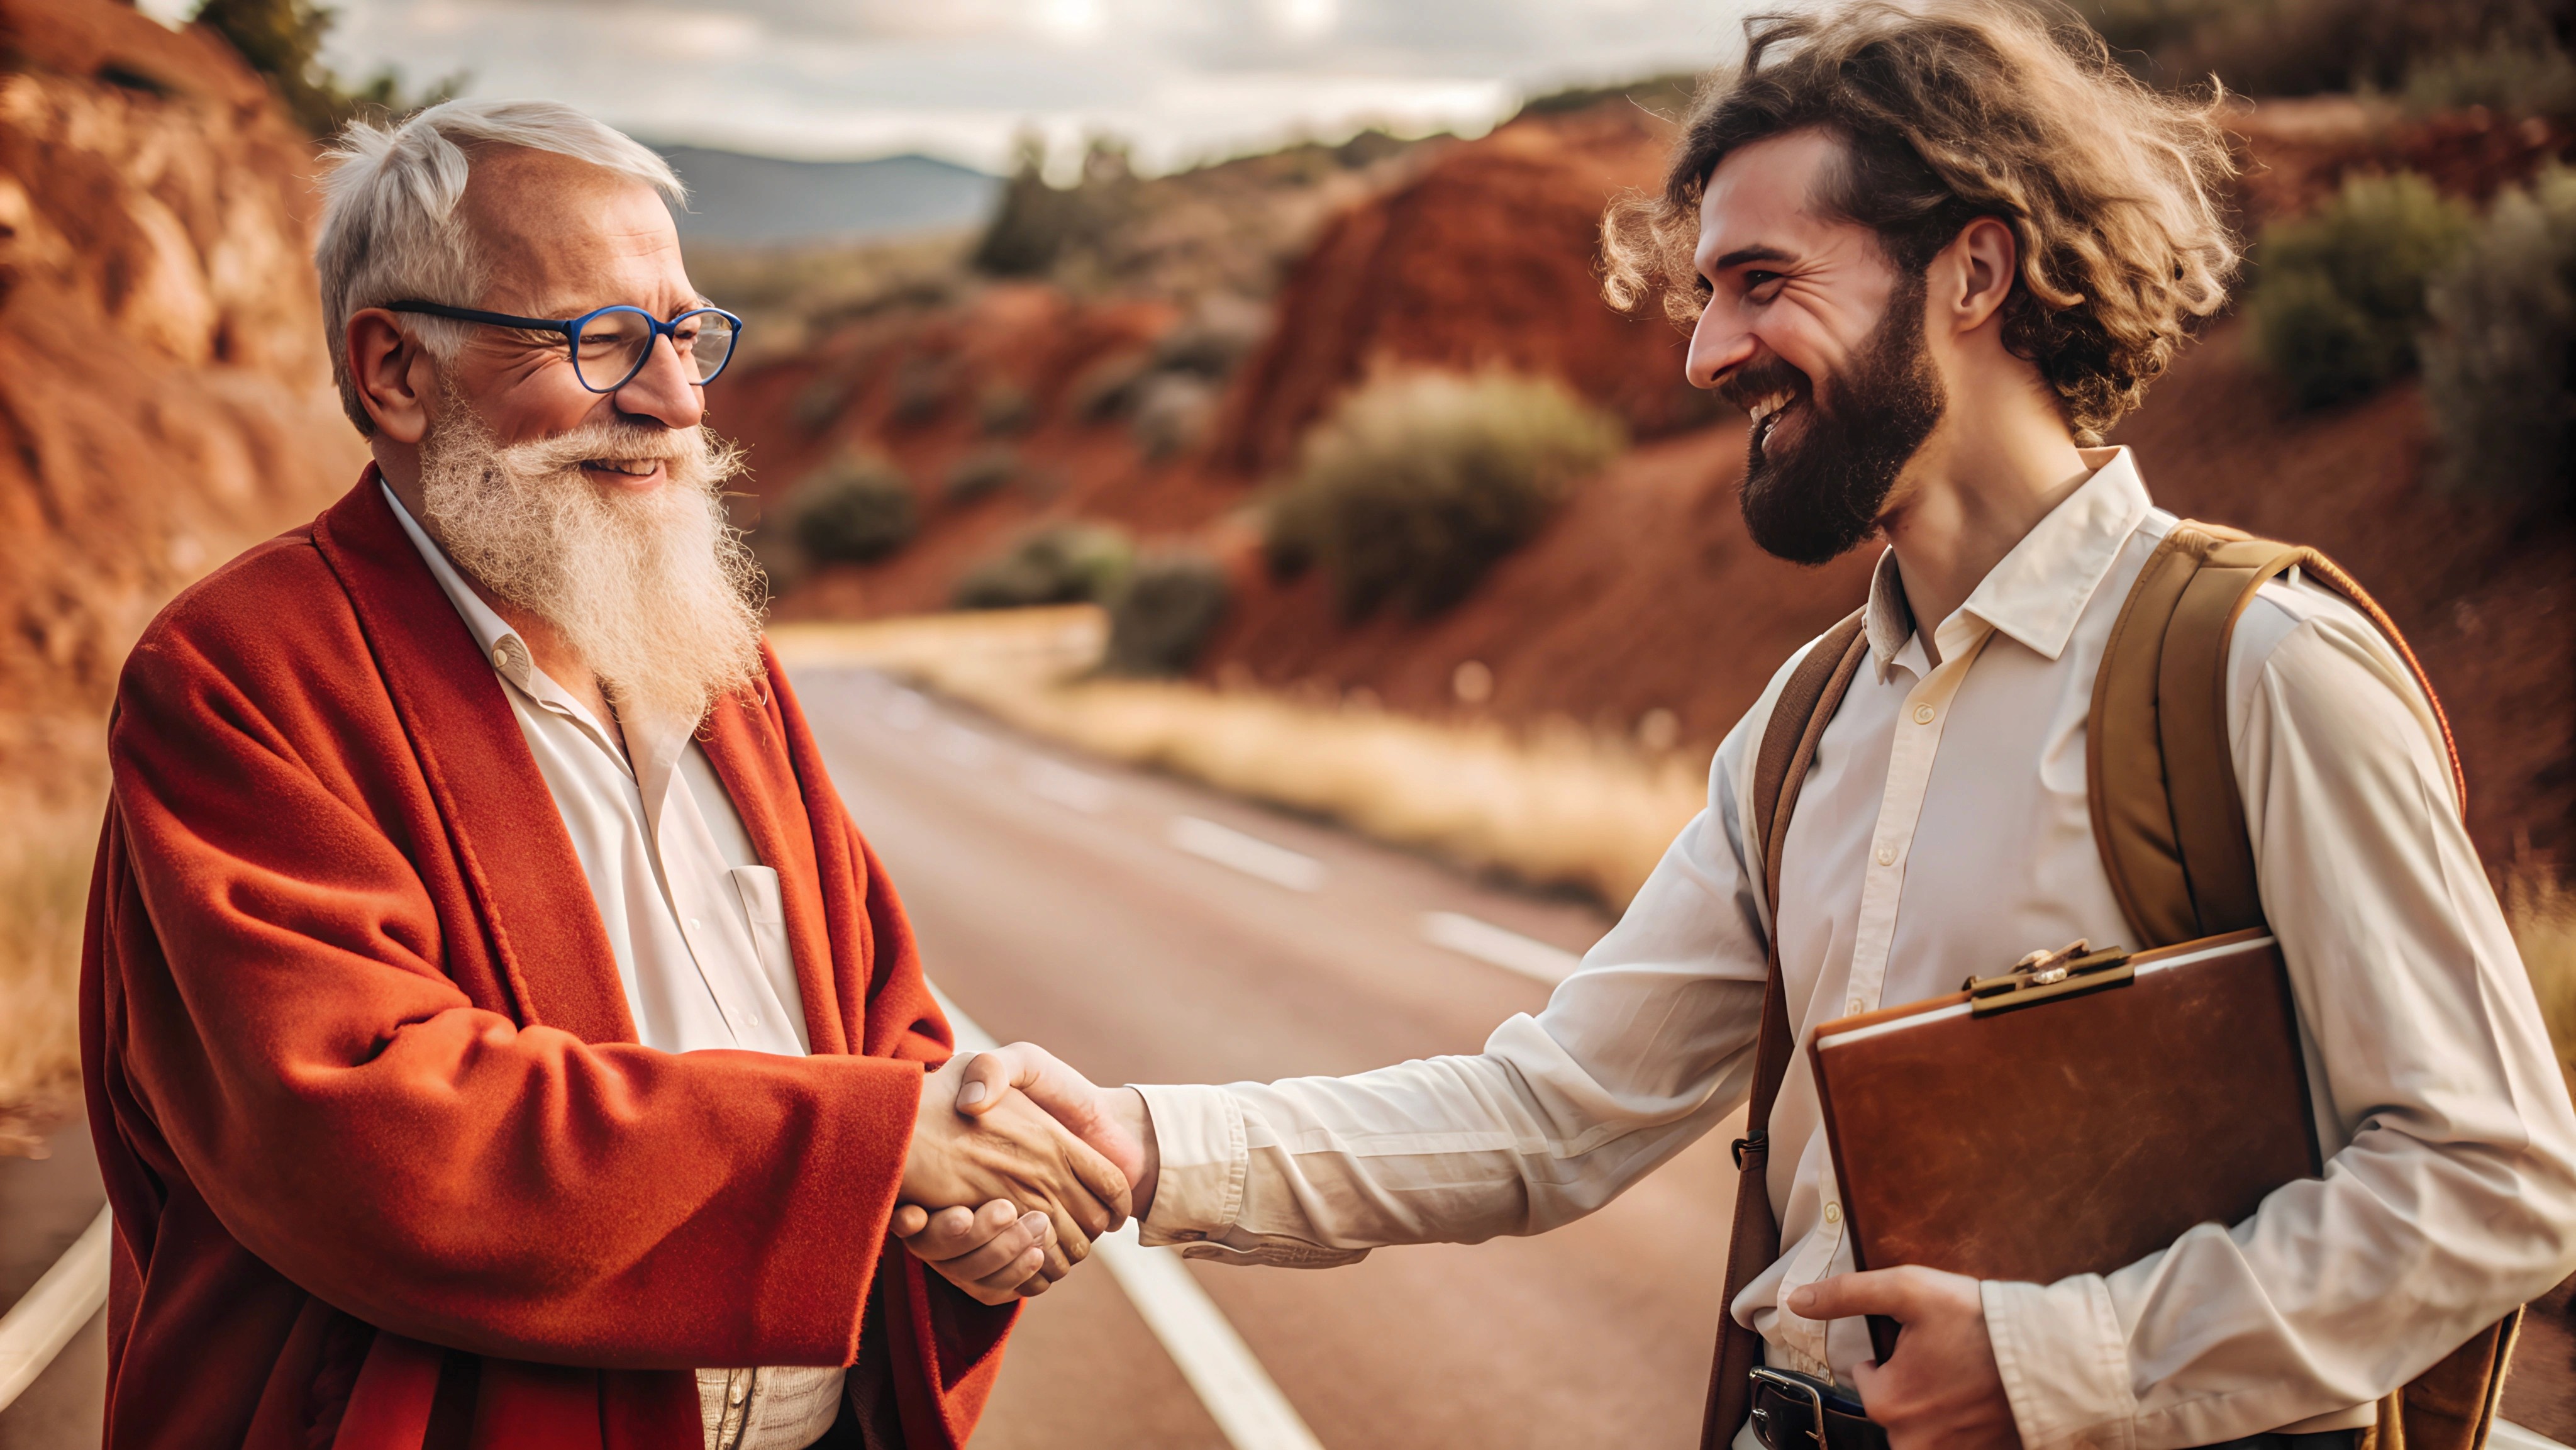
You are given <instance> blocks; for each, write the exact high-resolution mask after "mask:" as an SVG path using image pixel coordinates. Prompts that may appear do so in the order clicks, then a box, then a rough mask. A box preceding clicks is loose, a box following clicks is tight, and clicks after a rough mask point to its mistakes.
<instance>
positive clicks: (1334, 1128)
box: [1141, 1018, 1731, 1264]
mask: <svg viewBox="0 0 2576 1450" xmlns="http://www.w3.org/2000/svg"><path fill="white" fill-rule="evenodd" d="M1538 1033H1539V1029H1538V1026H1537V1024H1536V1023H1535V1022H1533V1021H1532V1020H1531V1019H1528V1018H1517V1019H1514V1021H1513V1022H1511V1023H1507V1024H1505V1026H1504V1027H1503V1028H1502V1029H1501V1030H1499V1031H1498V1032H1497V1033H1496V1039H1497V1042H1498V1043H1499V1042H1504V1041H1507V1040H1514V1039H1518V1038H1520V1037H1523V1036H1525V1035H1537V1034H1538ZM1702 1086H1703V1087H1704V1088H1705V1087H1709V1086H1713V1084H1703V1085H1702ZM1141 1099H1142V1101H1143V1103H1144V1104H1146V1105H1147V1107H1148V1109H1149V1111H1150V1117H1151V1124H1152V1140H1153V1142H1154V1143H1155V1146H1156V1149H1157V1151H1158V1153H1159V1155H1160V1157H1159V1162H1158V1164H1157V1167H1156V1172H1155V1175H1154V1176H1155V1180H1156V1190H1157V1192H1156V1197H1155V1199H1154V1207H1153V1210H1152V1212H1151V1215H1150V1216H1149V1217H1147V1218H1145V1220H1144V1231H1145V1234H1146V1237H1147V1240H1148V1241H1149V1242H1174V1241H1181V1242H1209V1243H1214V1244H1217V1245H1219V1246H1222V1247H1227V1248H1231V1249H1234V1250H1237V1251H1239V1252H1243V1253H1246V1254H1250V1255H1253V1256H1255V1257H1257V1258H1260V1259H1262V1260H1263V1261H1266V1262H1294V1263H1315V1264H1320V1263H1326V1262H1347V1261H1348V1260H1350V1259H1352V1258H1355V1257H1357V1256H1358V1255H1359V1254H1361V1253H1364V1252H1366V1251H1367V1250H1369V1249H1371V1248H1375V1247H1378V1246H1381V1245H1387V1244H1400V1243H1427V1242H1462V1243H1475V1242H1481V1241H1482V1240H1484V1239H1488V1238H1492V1237H1495V1236H1497V1235H1503V1234H1532V1233H1540V1232H1544V1231H1546V1230H1548V1229H1551V1228H1555V1227H1558V1226H1560V1225H1562V1224H1564V1223H1568V1222H1571V1221H1572V1220H1574V1219H1576V1218H1579V1217H1581V1216H1583V1215H1584V1214H1586V1213H1589V1212H1591V1211H1593V1210H1594V1209H1596V1208H1599V1207H1600V1206H1601V1205H1602V1204H1604V1203H1606V1202H1608V1201H1609V1200H1610V1199H1611V1198H1613V1197H1616V1196H1617V1195H1618V1194H1619V1193H1620V1192H1621V1191H1622V1190H1624V1189H1625V1188H1626V1187H1627V1186H1628V1185H1629V1184H1631V1183H1633V1182H1635V1181H1636V1180H1637V1179H1638V1178H1640V1177H1642V1176H1644V1175H1645V1174H1646V1173H1647V1172H1650V1171H1651V1170H1652V1169H1653V1168H1655V1167H1656V1166H1657V1165H1659V1164H1661V1163H1662V1162H1663V1161H1665V1160H1666V1159H1667V1158H1669V1157H1670V1156H1671V1155H1672V1154H1674V1153H1676V1152H1679V1151H1680V1150H1681V1148H1683V1147H1684V1146H1686V1145H1687V1144H1688V1143H1690V1142H1691V1141H1692V1140H1694V1139H1696V1138H1697V1137H1698V1136H1699V1135H1700V1134H1701V1133H1703V1132H1705V1131H1707V1129H1708V1128H1709V1127H1710V1126H1712V1125H1713V1124H1714V1123H1715V1122H1716V1121H1717V1120H1718V1119H1719V1118H1721V1117H1723V1116H1724V1113H1725V1112H1726V1111H1727V1109H1728V1108H1729V1107H1731V1103H1728V1102H1725V1101H1723V1100H1721V1099H1719V1098H1718V1097H1717V1096H1716V1095H1715V1094H1714V1093H1713V1092H1703V1093H1702V1094H1701V1095H1699V1096H1698V1098H1697V1100H1696V1101H1695V1102H1693V1101H1687V1100H1685V1101H1680V1102H1674V1103H1671V1104H1663V1105H1659V1109H1658V1110H1650V1111H1646V1112H1634V1111H1622V1110H1618V1109H1614V1108H1612V1107H1610V1106H1609V1105H1607V1104H1605V1103H1601V1102H1593V1103H1588V1104H1576V1105H1569V1104H1568V1103H1567V1102H1566V1101H1565V1100H1564V1098H1563V1096H1562V1095H1561V1094H1557V1093H1546V1094H1542V1093H1541V1092H1539V1091H1536V1090H1534V1089H1533V1088H1532V1087H1531V1086H1530V1084H1529V1082H1528V1080H1527V1078H1526V1077H1525V1075H1524V1074H1523V1072H1522V1071H1521V1070H1520V1069H1519V1068H1517V1067H1516V1066H1515V1065H1513V1063H1512V1062H1510V1061H1509V1060H1507V1056H1506V1055H1505V1054H1503V1053H1498V1052H1497V1051H1495V1050H1494V1049H1492V1048H1489V1050H1488V1052H1487V1053H1486V1054H1484V1055H1482V1056H1478V1057H1443V1058H1433V1059H1428V1060H1424V1061H1416V1062H1409V1063H1404V1064H1400V1065H1398V1066H1395V1067H1389V1068H1383V1069H1380V1070H1378V1071H1376V1072H1371V1073H1364V1074H1360V1075H1358V1076H1355V1077H1349V1078H1295V1079H1288V1080H1285V1081H1281V1082H1277V1083H1270V1084H1255V1083H1237V1084H1233V1085H1231V1086H1228V1087H1222V1088H1217V1087H1197V1088H1174V1087H1146V1088H1144V1089H1142V1091H1141Z"/></svg>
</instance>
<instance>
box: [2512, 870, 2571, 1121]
mask: <svg viewBox="0 0 2576 1450" xmlns="http://www.w3.org/2000/svg"><path fill="white" fill-rule="evenodd" d="M2504 912H2505V917H2506V919H2508V920H2510V921H2511V922H2512V923H2513V940H2514V944H2515V945H2516V946H2519V947H2521V948H2522V966H2523V970H2524V971H2527V972H2529V973H2531V989H2532V991H2533V992H2535V993H2537V994H2538V995H2539V997H2540V1017H2541V1020H2542V1021H2543V1022H2546V1023H2548V1024H2549V1040H2550V1042H2551V1043H2553V1044H2555V1045H2556V1047H2557V1048H2558V1067H2559V1070H2560V1071H2561V1072H2564V1073H2565V1074H2567V1090H2568V1091H2569V1092H2570V1093H2576V889H2571V888H2569V887H2568V886H2567V885H2566V883H2565V882H2564V881H2563V880H2562V879H2561V878H2560V875H2559V873H2558V871H2557V869H2556V863H2554V862H2552V861H2550V860H2549V859H2548V858H2547V857H2544V856H2540V855H2536V854H2534V853H2532V852H2530V851H2527V850H2526V851H2517V852H2515V853H2514V859H2513V864H2512V865H2511V866H2510V867H2508V868H2506V871H2505V882H2504Z"/></svg>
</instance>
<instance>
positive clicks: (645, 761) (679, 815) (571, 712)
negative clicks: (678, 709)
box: [492, 633, 762, 1041]
mask: <svg viewBox="0 0 2576 1450" xmlns="http://www.w3.org/2000/svg"><path fill="white" fill-rule="evenodd" d="M492 663H493V666H494V667H495V668H496V669H498V670H499V671H500V672H501V675H502V678H504V679H506V680H508V681H509V682H510V683H511V684H512V685H514V686H516V687H517V688H518V689H519V691H520V692H521V693H522V694H524V695H526V696H527V697H528V698H529V699H531V700H533V701H535V702H536V704H537V706H538V707H539V708H540V709H544V710H548V711H551V712H552V713H554V714H556V715H560V716H562V717H564V718H565V719H567V720H570V721H572V722H573V723H574V724H575V725H577V726H579V727H580V728H581V731H582V734H583V735H584V736H585V737H586V738H588V739H589V740H590V742H591V743H592V744H594V745H596V746H598V747H599V748H600V749H601V750H603V751H606V752H607V753H608V756H609V758H610V759H612V760H615V761H616V762H617V766H618V769H620V770H621V771H623V772H625V774H626V776H627V778H628V779H629V780H632V781H634V782H635V787H636V793H637V795H638V797H639V798H640V799H641V800H642V802H643V805H644V827H645V838H646V841H647V843H648V844H649V845H650V846H651V848H652V861H653V877H654V880H655V881H656V882H657V883H658V884H659V885H660V887H661V889H662V892H663V895H664V897H665V898H666V899H667V900H668V902H669V903H670V907H671V915H672V918H673V919H674V920H676V921H677V922H678V923H679V924H680V938H681V941H682V943H683V944H685V945H686V946H687V947H688V949H689V959H690V962H691V963H692V964H693V965H695V966H696V967H697V969H698V979H699V980H700V981H701V982H703V983H705V984H706V989H707V994H708V995H709V996H710V997H712V998H713V999H714V1001H715V1004H716V1010H717V1011H718V1012H719V1013H721V1014H723V1016H724V1020H725V1025H726V1026H727V1027H729V1028H731V1029H732V1031H733V1034H734V1037H735V1039H736V1040H737V1041H741V1040H745V1039H748V1038H749V1037H750V1034H752V1033H753V1032H755V1031H757V1030H758V1029H759V1028H760V1027H761V1025H762V1018H761V1014H760V1010H759V1008H758V1007H757V1006H756V1005H755V1004H752V1003H749V1002H746V1001H744V1000H743V998H742V994H741V992H740V991H738V990H736V988H735V986H734V984H733V981H732V977H731V976H730V975H729V974H727V973H724V972H721V971H710V970H709V969H708V962H707V959H708V958H709V957H710V956H713V955H716V954H718V953H721V952H722V951H723V950H724V946H723V944H722V943H721V942H719V941H717V940H716V939H715V937H714V933H715V932H716V931H718V930H721V926H720V923H721V922H723V921H724V920H725V918H723V917H720V916H718V915H716V913H717V912H718V911H720V910H724V909H727V906H726V903H724V902H722V901H720V900H717V899H716V898H715V897H714V895H713V894H712V886H711V883H709V882H706V881H701V880H700V879H699V873H695V872H674V871H672V870H671V869H670V863H669V860H668V857H667V852H666V845H665V843H666V842H668V841H669V840H670V839H671V836H672V834H673V833H674V832H676V831H687V830H694V831H696V832H697V833H698V834H700V835H705V834H706V833H707V828H706V823H705V821H704V820H703V819H701V818H699V817H698V816H697V814H696V809H697V807H696V802H695V800H694V799H693V798H692V797H691V796H690V795H689V793H688V792H687V791H685V790H675V789H673V788H672V787H673V785H674V783H675V782H676V781H677V780H678V778H679V758H680V752H681V751H682V750H683V749H685V748H687V745H688V738H689V735H688V731H687V729H686V728H685V727H684V726H673V727H669V728H665V729H660V730H654V729H651V728H650V727H645V726H638V727H636V728H629V724H630V722H629V721H627V720H626V719H625V718H623V717H619V718H618V719H617V726H618V728H617V729H616V730H613V731H612V730H611V729H610V728H608V726H607V725H605V724H603V723H602V722H601V721H600V720H599V719H598V718H597V717H596V716H594V715H592V714H591V712H590V708H589V707H588V706H586V705H584V704H583V703H582V702H581V701H579V700H577V699H575V698H573V696H572V694H571V692H569V691H567V690H565V689H564V688H563V687H562V686H561V685H559V684H557V683H555V681H554V679H553V678H552V677H551V676H549V675H547V674H546V673H545V672H544V671H543V670H540V669H538V668H537V667H536V663H535V661H534V659H533V658H531V657H530V655H529V653H528V647H527V644H526V643H525V642H524V641H523V640H521V639H520V638H519V636H518V635H516V634H515V633H513V634H505V635H503V636H501V638H500V640H499V641H498V642H497V643H495V644H494V645H493V647H492ZM639 737H640V738H641V739H642V741H643V742H645V748H643V749H641V750H638V749H637V744H638V738H639ZM639 766H640V768H639ZM702 844H703V845H705V847H706V850H705V851H704V852H702V854H703V855H705V856H706V857H707V858H708V859H713V858H714V846H713V843H712V841H708V842H703V843H702Z"/></svg>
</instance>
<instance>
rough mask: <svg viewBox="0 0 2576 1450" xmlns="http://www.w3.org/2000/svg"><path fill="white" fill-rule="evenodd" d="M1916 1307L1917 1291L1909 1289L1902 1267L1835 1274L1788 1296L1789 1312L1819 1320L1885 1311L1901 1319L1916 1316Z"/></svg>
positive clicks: (1900, 1320) (1887, 1314)
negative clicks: (1910, 1291) (1915, 1295)
mask: <svg viewBox="0 0 2576 1450" xmlns="http://www.w3.org/2000/svg"><path fill="white" fill-rule="evenodd" d="M1913 1308H1914V1295H1912V1294H1911V1293H1909V1292H1907V1289H1906V1280H1905V1275H1904V1271H1903V1270H1902V1269H1872V1270H1869V1271H1868V1272H1866V1273H1858V1274H1836V1275H1834V1276H1833V1277H1832V1278H1829V1279H1818V1280H1817V1281H1816V1282H1814V1283H1812V1284H1809V1285H1807V1286H1806V1287H1805V1288H1803V1289H1800V1290H1798V1291H1797V1292H1796V1293H1794V1294H1791V1295H1790V1296H1789V1312H1790V1313H1792V1314H1796V1315H1798V1316H1799V1317H1801V1318H1805V1319H1814V1320H1819V1321H1822V1320H1829V1319H1852V1318H1857V1317H1859V1316H1860V1315H1863V1314H1884V1315H1886V1316H1888V1317H1889V1318H1892V1319H1895V1320H1897V1321H1899V1322H1900V1323H1901V1322H1903V1321H1905V1320H1908V1319H1911V1318H1913V1317H1914V1315H1913V1312H1912V1311H1913Z"/></svg>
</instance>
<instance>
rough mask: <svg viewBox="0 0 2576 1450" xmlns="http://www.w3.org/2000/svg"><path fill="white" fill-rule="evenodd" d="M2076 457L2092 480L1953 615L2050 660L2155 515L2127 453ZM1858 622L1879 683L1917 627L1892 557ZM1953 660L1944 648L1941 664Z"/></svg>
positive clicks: (2098, 451) (2104, 451)
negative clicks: (1982, 624)
mask: <svg viewBox="0 0 2576 1450" xmlns="http://www.w3.org/2000/svg"><path fill="white" fill-rule="evenodd" d="M2083 456H2084V461H2085V462H2086V463H2087V464H2090V465H2091V466H2092V468H2093V476H2092V477H2090V478H2088V479H2086V480H2084V482H2083V483H2082V484H2081V485H2080V486H2078V487H2077V488H2076V490H2075V492H2073V493H2071V494H2069V495H2067V497H2066V499H2065V501H2064V502H2062V503H2060V504H2058V506H2057V507H2056V508H2053V509H2051V510H2049V512H2048V515H2047V517H2045V518H2043V519H2041V520H2040V521H2039V523H2038V524H2037V525H2036V526H2034V527H2033V528H2032V529H2031V531H2030V532H2029V533H2027V534H2025V535H2023V536H2022V540H2021V542H2020V543H2018V544H2015V545H2013V548H2012V552H2010V553H2008V554H2006V555H2004V557H2003V559H2002V561H2001V562H1999V563H1997V564H1996V565H1995V567H1994V568H1992V569H1990V570H1988V571H1987V573H1986V577H1985V578H1984V579H1982V580H1979V581H1978V583H1977V587H1976V589H1975V590H1974V591H1973V592H1971V593H1970V594H1969V595H1968V599H1967V602H1966V603H1964V604H1962V605H1960V606H1959V613H1960V614H1963V615H1974V616H1975V617H1976V618H1978V619H1980V620H1983V621H1984V622H1985V623H1987V624H1988V625H1991V626H1993V628H1994V629H1995V630H1996V631H1997V632H1998V633H2001V634H2005V635H2009V636H2010V637H2011V638H2012V639H2014V640H2015V641H2017V642H2019V643H2020V644H2022V645H2024V646H2026V647H2027V648H2029V649H2030V650H2031V651H2032V652H2033V653H2036V654H2038V655H2041V656H2043V657H2045V658H2047V659H2052V660H2053V659H2056V658H2057V657H2058V656H2059V655H2060V654H2062V653H2064V652H2065V650H2066V642H2067V640H2068V639H2069V638H2071V637H2072V636H2073V635H2074V633H2075V621H2076V619H2077V617H2078V616H2080V615H2082V614H2083V612H2084V606H2085V605H2086V604H2088V603H2090V602H2091V601H2092V598H2093V594H2094V591H2095V590H2097V589H2099V588H2100V587H2101V584H2102V580H2103V579H2104V578H2105V577H2106V576H2108V575H2109V574H2110V572H2111V566H2112V564H2113V563H2115V562H2117V560H2118V559H2119V557H2120V550H2121V548H2122V546H2124V545H2126V544H2127V543H2128V541H2129V536H2130V535H2131V534H2133V533H2135V532H2137V528H2138V525H2139V524H2140V523H2142V522H2144V521H2145V519H2146V517H2147V513H2148V511H2149V510H2150V509H2152V508H2153V507H2154V506H2155V505H2154V503H2153V501H2152V500H2150V499H2149V498H2148V497H2147V486H2146V484H2145V483H2144V482H2143V481H2142V480H2140V479H2139V477H2138V465H2137V460H2136V459H2135V458H2133V457H2132V456H2131V455H2130V453H2129V450H2128V449H2126V448H2088V449H2085V450H2083ZM1864 621H1865V623H1866V625H1867V630H1868V634H1869V648H1870V653H1871V655H1872V656H1873V657H1874V658H1875V660H1876V662H1877V664H1878V668H1879V672H1880V675H1881V677H1882V678H1883V677H1884V676H1885V674H1886V671H1887V669H1888V667H1889V666H1890V665H1892V664H1895V663H1897V662H1898V656H1899V655H1901V654H1903V653H1904V652H1905V650H1906V648H1907V646H1908V644H1909V642H1911V641H1913V640H1914V634H1915V623H1916V621H1915V619H1914V615H1913V613H1912V611H1911V610H1910V609H1908V608H1907V606H1906V602H1905V581H1904V579H1903V578H1902V577H1901V576H1900V575H1899V574H1898V572H1897V567H1896V551H1895V550H1893V549H1890V550H1888V551H1887V552H1886V553H1885V554H1882V555H1881V556H1880V557H1879V561H1878V571H1877V573H1875V574H1873V575H1872V576H1871V578H1870V584H1869V610H1868V613H1867V615H1866V616H1864ZM1945 623H1946V621H1945ZM1914 648H1916V649H1920V648H1921V645H1920V644H1919V643H1916V644H1914ZM1954 653H1956V651H1955V650H1954V649H1953V648H1951V647H1950V646H1949V645H1948V644H1946V643H1945V644H1944V646H1943V649H1942V654H1943V655H1944V657H1947V656H1949V655H1951V654H1954Z"/></svg>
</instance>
